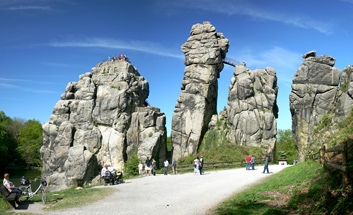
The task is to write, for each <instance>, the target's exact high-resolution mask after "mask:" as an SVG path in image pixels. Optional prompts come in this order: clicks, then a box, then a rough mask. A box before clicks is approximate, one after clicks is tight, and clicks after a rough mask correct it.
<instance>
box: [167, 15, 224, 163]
mask: <svg viewBox="0 0 353 215" xmlns="http://www.w3.org/2000/svg"><path fill="white" fill-rule="evenodd" d="M190 35H191V36H190V37H189V38H188V40H187V42H186V43H185V44H183V45H182V46H181V50H182V51H183V52H184V54H185V61H184V63H185V65H186V67H185V71H184V78H183V81H182V86H181V90H182V91H181V93H180V95H179V97H178V102H177V104H176V105H175V109H174V113H173V118H172V131H171V138H172V142H173V157H174V158H176V159H178V158H180V157H182V156H187V155H188V154H194V153H196V152H197V149H198V147H199V144H200V143H201V140H202V138H203V135H204V134H205V132H206V130H207V126H208V123H209V122H210V119H211V117H212V115H213V114H216V113H217V92H218V82H217V78H218V77H219V74H220V72H221V71H222V69H223V66H224V65H223V62H222V61H223V59H224V58H225V55H226V53H227V51H228V47H229V41H228V39H226V38H225V37H224V36H223V34H222V33H217V31H216V28H215V27H214V26H213V25H211V24H210V23H209V22H204V23H203V24H195V25H193V26H192V29H191V32H190Z"/></svg>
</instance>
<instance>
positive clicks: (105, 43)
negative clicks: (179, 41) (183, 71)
mask: <svg viewBox="0 0 353 215" xmlns="http://www.w3.org/2000/svg"><path fill="white" fill-rule="evenodd" d="M49 45H50V46H53V47H86V48H90V47H98V48H109V49H126V50H134V51H141V52H146V53H150V54H155V55H160V56H165V57H173V58H179V59H183V58H184V55H183V54H178V52H180V51H179V50H170V49H166V48H164V47H162V46H161V44H158V43H154V42H149V41H122V40H113V39H106V38H90V39H86V40H81V41H67V42H52V43H50V44H49Z"/></svg>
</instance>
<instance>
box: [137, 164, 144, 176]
mask: <svg viewBox="0 0 353 215" xmlns="http://www.w3.org/2000/svg"><path fill="white" fill-rule="evenodd" d="M138 168H139V174H140V175H142V176H143V165H142V163H141V161H140V163H139V165H138Z"/></svg>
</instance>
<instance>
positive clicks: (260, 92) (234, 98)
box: [227, 65, 278, 156]
mask: <svg viewBox="0 0 353 215" xmlns="http://www.w3.org/2000/svg"><path fill="white" fill-rule="evenodd" d="M277 92H278V86H277V76H276V71H275V70H274V69H272V68H266V69H264V70H261V69H256V70H254V71H252V70H249V69H247V68H245V67H244V66H243V65H240V66H236V68H235V70H234V76H233V77H232V79H231V85H230V86H229V95H228V106H227V116H228V122H229V125H230V131H231V133H230V134H229V139H230V141H231V142H233V143H237V144H240V145H246V146H262V147H263V148H264V149H265V152H266V153H268V154H270V155H272V156H274V155H275V149H276V148H275V146H276V134H277V122H276V118H277V117H278V106H277Z"/></svg>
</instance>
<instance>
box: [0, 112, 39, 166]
mask: <svg viewBox="0 0 353 215" xmlns="http://www.w3.org/2000/svg"><path fill="white" fill-rule="evenodd" d="M42 145H43V130H42V125H41V123H40V122H39V121H38V120H35V119H33V120H27V121H26V120H24V119H21V118H16V117H15V118H13V119H11V118H10V117H9V116H6V114H5V113H4V111H0V167H5V166H6V165H8V164H10V163H15V164H16V165H36V166H38V165H40V164H41V161H40V152H39V150H40V147H41V146H42Z"/></svg>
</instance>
